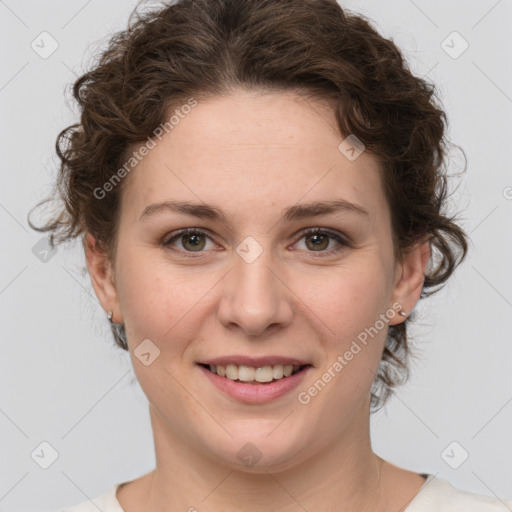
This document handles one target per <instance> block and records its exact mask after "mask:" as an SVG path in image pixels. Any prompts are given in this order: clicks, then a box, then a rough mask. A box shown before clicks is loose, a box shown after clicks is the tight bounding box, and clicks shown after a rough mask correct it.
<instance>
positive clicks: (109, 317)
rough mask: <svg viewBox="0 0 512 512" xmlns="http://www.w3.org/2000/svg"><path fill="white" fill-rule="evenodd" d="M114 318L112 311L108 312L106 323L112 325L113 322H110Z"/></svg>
mask: <svg viewBox="0 0 512 512" xmlns="http://www.w3.org/2000/svg"><path fill="white" fill-rule="evenodd" d="M113 316H114V313H113V312H112V311H109V312H108V313H107V318H108V321H109V322H110V323H111V324H113V323H114V322H113V321H112V317H113Z"/></svg>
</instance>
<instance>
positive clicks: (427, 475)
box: [111, 473, 435, 512]
mask: <svg viewBox="0 0 512 512" xmlns="http://www.w3.org/2000/svg"><path fill="white" fill-rule="evenodd" d="M419 475H420V476H421V477H422V478H425V482H423V485H422V486H421V487H420V489H419V491H418V492H417V493H416V495H415V496H414V497H413V498H412V500H411V501H410V502H409V503H408V504H407V507H406V508H405V509H404V512H408V511H409V509H410V507H411V505H417V503H418V501H419V499H420V494H421V493H422V491H423V490H424V489H425V488H426V487H427V485H429V484H430V482H432V480H433V479H434V478H435V475H433V474H431V473H419ZM130 482H133V480H127V481H126V482H121V483H119V484H114V485H113V486H112V488H111V497H112V501H113V504H114V505H115V507H116V508H117V509H118V510H114V511H112V512H125V511H124V509H123V507H122V506H121V503H119V500H118V499H117V491H118V490H119V489H121V487H123V485H126V484H129V483H130ZM411 512H412V511H411Z"/></svg>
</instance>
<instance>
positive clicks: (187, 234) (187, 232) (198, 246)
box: [163, 229, 213, 252]
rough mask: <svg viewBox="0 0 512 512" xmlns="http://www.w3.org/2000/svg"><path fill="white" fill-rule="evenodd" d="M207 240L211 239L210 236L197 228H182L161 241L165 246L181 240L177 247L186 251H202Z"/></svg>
mask: <svg viewBox="0 0 512 512" xmlns="http://www.w3.org/2000/svg"><path fill="white" fill-rule="evenodd" d="M208 240H210V241H211V239H210V237H209V236H208V235H206V234H205V233H203V232H202V231H199V230H197V229H183V230H181V231H179V232H178V233H176V234H175V235H174V236H173V237H171V238H169V239H168V240H167V241H165V242H163V245H164V246H166V247H167V246H172V245H175V242H177V241H181V243H179V245H178V249H182V250H184V251H186V252H203V249H205V247H206V245H207V241H208ZM212 243H213V242H212ZM180 246H181V247H180Z"/></svg>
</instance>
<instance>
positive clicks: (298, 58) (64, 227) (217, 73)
mask: <svg viewBox="0 0 512 512" xmlns="http://www.w3.org/2000/svg"><path fill="white" fill-rule="evenodd" d="M235 88H258V89H262V90H263V91H276V90H293V91H300V92H303V93H306V94H308V95H311V96H312V97H317V98H320V99H323V100H329V101H332V103H331V104H332V105H334V106H335V114H336V120H337V123H338V126H339V130H340V132H341V134H343V135H344V136H348V135H349V134H353V135H355V136H356V137H357V138H358V139H359V140H361V141H362V142H363V143H364V145H365V146H366V151H369V152H370V153H371V154H373V155H375V156H376V157H377V158H378V160H379V161H380V163H381V168H382V183H383V187H384V190H385V194H386V198H387V200H388V202H389V206H390V209H391V218H392V230H393V243H394V247H395V256H396V257H397V258H400V259H401V258H402V257H403V255H404V253H405V252H406V251H407V250H409V249H410V248H412V247H413V246H414V244H415V243H417V242H418V240H420V239H424V238H425V237H427V238H428V239H429V243H430V248H431V254H432V256H431V259H430V261H429V265H428V267H427V272H426V275H425V281H424V286H423V290H422V293H421V298H423V297H426V296H428V295H431V294H432V293H434V292H436V291H437V290H439V289H440V288H441V287H442V286H443V285H444V283H445V282H446V281H447V279H448V278H449V277H450V275H451V274H452V273H453V272H454V270H455V268H456V267H457V266H458V264H459V263H460V262H461V261H462V260H463V259H464V257H465V256H466V252H467V247H468V243H467V240H466V236H467V235H466V234H465V232H464V231H463V230H462V229H461V227H459V226H458V225H457V224H456V223H455V222H454V219H455V217H453V216H452V217H450V216H448V214H447V212H446V211H445V207H446V199H447V197H448V182H447V174H446V172H445V170H446V167H447V166H446V161H447V154H448V152H447V144H448V142H447V141H446V138H445V128H446V115H445V113H444V111H443V109H442V107H441V105H440V102H439V101H438V100H437V98H436V95H437V93H436V89H435V86H434V85H432V84H430V83H428V82H427V81H426V80H425V79H422V78H418V77H416V76H414V75H413V74H412V73H411V71H410V70H409V68H408V66H407V63H406V62H405V60H404V58H403V56H402V54H401V52H400V50H399V49H398V48H397V46H396V45H395V44H394V43H393V42H392V41H391V40H388V39H386V38H383V37H382V36H381V35H379V33H378V32H377V31H376V29H374V28H373V27H372V24H371V21H370V20H368V19H367V18H365V17H363V16H361V15H359V14H355V13H352V12H349V11H348V10H345V11H344V10H343V9H342V8H341V7H340V5H339V4H338V3H337V2H336V0H178V1H176V2H173V3H172V4H169V5H164V6H162V8H161V9H159V10H155V11H153V12H148V13H145V14H140V13H139V12H138V11H137V9H135V10H134V12H132V14H131V16H130V19H129V21H128V27H127V29H126V30H124V31H121V32H117V33H115V34H114V35H112V37H111V38H110V40H109V44H108V47H107V48H106V49H105V50H104V51H103V52H102V53H101V55H100V56H99V59H98V62H95V64H94V66H93V67H92V69H91V70H90V71H88V72H86V73H85V74H83V75H82V76H81V77H79V78H78V79H77V80H76V82H75V83H74V86H73V96H74V98H75V100H76V101H77V102H78V105H79V108H80V112H81V116H80V122H78V123H76V124H73V125H71V126H69V127H67V128H65V129H64V130H62V132H61V133H60V134H59V135H58V138H57V142H56V152H57V155H58V157H59V159H60V162H61V164H60V170H59V175H58V180H57V182H56V197H58V198H59V199H60V200H61V201H62V203H63V207H61V208H59V210H58V211H57V212H56V213H55V215H54V217H53V218H52V219H51V220H49V221H48V222H47V223H46V224H45V225H44V226H41V227H36V226H34V225H33V224H32V223H31V222H30V220H29V224H30V226H31V227H32V228H33V229H36V230H37V231H41V232H46V231H49V232H50V236H49V241H50V244H51V245H52V246H55V244H59V243H61V242H63V241H69V240H71V239H74V238H77V237H81V238H82V244H83V245H84V248H85V234H86V233H91V234H92V235H93V236H94V237H95V238H96V240H97V243H98V244H99V246H100V248H102V250H105V251H106V253H107V254H108V255H109V257H110V258H111V261H112V262H114V259H115V248H116V233H117V227H118V221H119V204H120V197H121V193H122V190H123V188H124V187H123V185H125V183H126V180H124V182H123V183H121V186H119V187H113V188H112V190H111V191H109V193H108V194H106V195H105V197H103V198H101V199H99V198H98V197H97V194H95V190H97V189H98V187H102V186H103V185H104V184H105V183H106V182H108V181H109V180H111V179H112V176H113V175H114V174H115V172H116V170H118V169H119V168H120V166H121V165H123V162H125V161H126V158H127V156H128V155H129V154H130V151H131V150H132V148H133V147H134V144H137V143H139V144H140V142H141V141H145V140H146V139H147V140H150V138H151V137H153V136H154V130H155V128H156V127H157V126H159V125H161V124H162V123H164V122H165V121H166V119H167V118H168V116H169V112H170V111H171V110H172V109H173V108H175V107H176V106H179V105H182V104H184V103H186V101H187V99H188V98H190V97H194V98H196V99H198V100H200V99H204V98H208V97H212V96H218V95H222V94H229V92H230V91H232V90H233V89H235ZM50 200H52V198H48V199H46V200H45V201H43V202H42V203H39V204H38V205H37V206H36V207H38V206H41V204H43V203H45V202H46V201H50ZM30 213H32V212H30ZM29 217H30V214H29ZM410 321H411V317H409V319H407V320H406V321H405V322H403V323H400V324H397V325H392V326H389V330H388V336H387V339H386V345H385V349H384V352H383V355H382V361H381V364H380V367H379V370H378V373H377V375H376V379H375V381H374V385H373V388H372V397H371V398H372V400H371V406H372V410H373V411H375V410H377V409H379V408H380V407H381V406H382V405H383V404H384V403H385V401H386V400H387V398H388V396H389V395H390V393H391V391H392V388H393V387H395V386H396V385H398V384H401V383H403V382H405V380H406V379H407V377H408V373H409V372H408V365H407V360H408V356H409V355H410V349H409V347H408V339H407V323H408V322H410ZM112 332H113V335H114V339H115V341H116V343H117V344H118V345H119V346H120V347H122V348H123V349H125V350H127V342H126V334H125V331H124V326H123V325H115V324H114V325H112Z"/></svg>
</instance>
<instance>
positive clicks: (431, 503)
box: [62, 475, 512, 512]
mask: <svg viewBox="0 0 512 512" xmlns="http://www.w3.org/2000/svg"><path fill="white" fill-rule="evenodd" d="M126 483H127V482H126ZM120 485H122V484H115V485H113V486H112V487H110V488H109V489H108V490H107V491H106V492H105V493H103V494H102V495H100V496H98V497H97V498H96V499H95V500H94V503H93V502H92V501H90V500H88V501H84V502H82V503H80V504H78V505H75V506H74V507H71V508H67V509H65V510H63V511H62V512H98V510H101V511H102V512H124V511H123V509H122V508H121V505H120V504H119V501H117V498H116V493H117V488H118V487H119V486H120ZM509 510H510V511H512V501H507V500H501V499H499V498H490V497H488V496H481V495H478V494H473V493H469V492H465V491H460V490H458V489H455V488H454V487H453V486H452V485H451V484H450V483H449V482H448V481H447V480H443V479H442V478H436V477H435V476H434V475H428V477H427V480H426V481H425V483H424V484H423V485H422V487H421V489H420V490H419V492H418V494H417V495H416V496H415V498H414V499H413V500H412V501H411V502H410V503H409V506H408V507H407V508H406V509H405V510H404V511H403V512H508V511H509Z"/></svg>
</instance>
